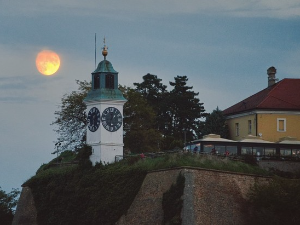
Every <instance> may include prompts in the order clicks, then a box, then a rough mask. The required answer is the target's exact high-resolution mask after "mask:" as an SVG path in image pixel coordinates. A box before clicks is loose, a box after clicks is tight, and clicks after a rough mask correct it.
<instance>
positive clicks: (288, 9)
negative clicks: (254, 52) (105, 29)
mask: <svg viewBox="0 0 300 225" xmlns="http://www.w3.org/2000/svg"><path fill="white" fill-rule="evenodd" d="M1 8H2V11H3V10H4V11H3V13H1V14H6V15H26V16H32V15H37V14H39V15H42V14H44V13H61V12H62V11H64V13H68V14H76V15H92V14H94V15H97V16H106V17H107V16H109V17H114V18H118V17H120V16H121V15H123V16H124V14H127V16H128V15H131V17H135V16H137V15H138V16H142V15H149V14H156V15H157V14H158V15H159V14H160V15H162V14H211V13H217V14H225V15H229V16H235V17H271V18H290V17H299V16H300V3H299V1H298V0H285V1H282V0H248V1H241V0H227V1H224V0H214V1H205V0H186V1H182V0H163V1H162V0H152V1H149V0H144V1H142V0H128V1H123V2H120V1H119V0H110V1H104V0H102V1H96V0H90V1H88V2H86V1H80V0H64V1H61V0H52V1H47V2H44V1H39V0H27V1H18V2H17V1H6V2H2V6H1ZM0 11H1V10H0Z"/></svg>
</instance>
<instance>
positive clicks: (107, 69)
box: [93, 59, 117, 73]
mask: <svg viewBox="0 0 300 225" xmlns="http://www.w3.org/2000/svg"><path fill="white" fill-rule="evenodd" d="M101 72H103V73H117V71H115V70H114V68H113V66H112V64H111V62H110V61H108V60H106V59H104V60H102V61H101V62H100V63H99V64H98V67H97V69H96V70H95V71H94V72H93V73H101Z"/></svg>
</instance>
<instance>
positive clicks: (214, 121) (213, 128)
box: [201, 107, 229, 138]
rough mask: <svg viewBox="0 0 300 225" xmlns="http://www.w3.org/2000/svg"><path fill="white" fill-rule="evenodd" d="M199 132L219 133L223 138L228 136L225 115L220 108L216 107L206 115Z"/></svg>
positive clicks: (203, 133) (204, 133)
mask: <svg viewBox="0 0 300 225" xmlns="http://www.w3.org/2000/svg"><path fill="white" fill-rule="evenodd" d="M201 134H202V135H207V134H219V135H220V136H221V137H223V138H228V137H229V131H228V126H227V124H226V119H225V116H224V115H223V112H222V110H219V108H218V107H217V108H216V109H215V110H213V111H212V113H210V114H208V115H207V116H206V120H205V123H204V127H203V129H202V131H201Z"/></svg>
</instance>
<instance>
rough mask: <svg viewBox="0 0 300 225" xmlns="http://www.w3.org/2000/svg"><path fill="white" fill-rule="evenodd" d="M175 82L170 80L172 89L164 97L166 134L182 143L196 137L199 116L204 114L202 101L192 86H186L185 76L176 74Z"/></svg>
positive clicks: (186, 79) (199, 120)
mask: <svg viewBox="0 0 300 225" xmlns="http://www.w3.org/2000/svg"><path fill="white" fill-rule="evenodd" d="M174 79H175V82H170V85H171V86H172V87H173V90H171V91H170V93H169V95H168V97H167V98H166V99H165V104H164V105H165V107H167V109H166V113H167V118H166V122H167V124H166V127H165V128H166V129H165V130H166V133H165V134H166V135H167V136H172V137H173V138H174V139H175V140H177V141H178V140H180V141H181V142H182V143H183V141H184V138H185V137H186V140H187V141H190V140H193V139H195V138H197V135H196V131H197V130H198V128H199V124H200V122H201V118H202V117H204V116H205V115H206V114H205V113H204V112H205V109H204V106H203V103H201V102H200V100H199V99H198V98H197V96H198V95H199V93H195V92H194V91H192V89H193V87H190V86H187V81H188V78H187V77H186V76H177V77H175V78H174Z"/></svg>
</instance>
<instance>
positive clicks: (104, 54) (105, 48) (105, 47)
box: [102, 36, 108, 60]
mask: <svg viewBox="0 0 300 225" xmlns="http://www.w3.org/2000/svg"><path fill="white" fill-rule="evenodd" d="M103 45H104V46H103V48H102V49H103V50H102V55H103V56H104V60H106V56H107V54H108V52H107V49H108V48H107V46H106V45H105V36H104V38H103Z"/></svg>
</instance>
